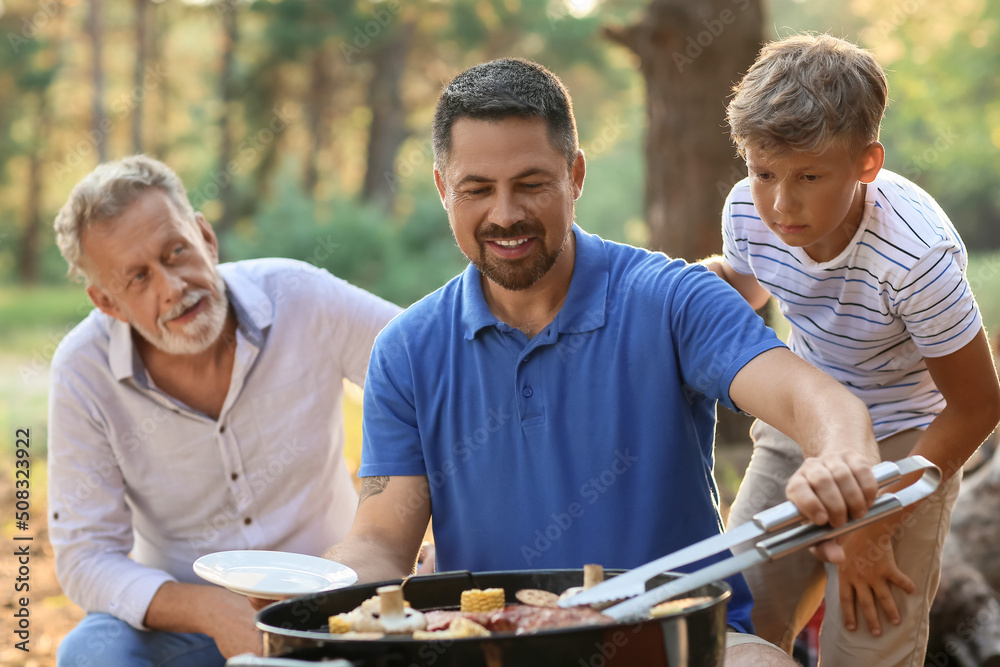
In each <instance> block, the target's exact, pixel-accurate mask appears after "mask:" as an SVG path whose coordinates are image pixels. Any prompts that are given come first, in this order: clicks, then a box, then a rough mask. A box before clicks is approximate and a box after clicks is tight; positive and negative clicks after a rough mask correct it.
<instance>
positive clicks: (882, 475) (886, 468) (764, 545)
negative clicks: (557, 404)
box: [754, 456, 941, 560]
mask: <svg viewBox="0 0 1000 667" xmlns="http://www.w3.org/2000/svg"><path fill="white" fill-rule="evenodd" d="M879 468H881V470H879ZM920 470H923V473H924V474H923V476H921V477H920V479H918V480H917V481H916V482H914V483H913V484H911V485H909V486H907V487H906V488H903V489H900V490H899V491H895V492H893V493H885V494H883V495H881V496H879V497H878V498H877V499H876V500H875V502H874V503H873V504H872V506H871V507H870V508H869V509H868V512H867V513H866V514H865V515H864V516H863V517H861V518H860V519H852V520H851V521H848V522H847V523H845V524H844V525H843V526H840V527H839V528H832V527H831V526H830V525H829V524H826V525H823V526H817V525H816V524H813V523H807V524H803V525H801V526H797V527H795V528H792V529H790V530H787V531H785V532H783V533H780V534H778V535H775V536H774V537H770V538H767V539H765V540H762V541H760V542H758V543H757V544H756V545H755V546H756V549H757V551H759V552H760V553H761V554H763V555H764V556H765V557H767V558H768V559H769V560H770V559H774V558H780V557H782V556H786V555H788V554H790V553H793V552H795V551H798V550H799V549H803V548H805V547H810V546H812V545H814V544H818V543H819V542H823V541H825V540H830V539H833V538H835V537H839V536H841V535H843V534H845V533H848V532H850V531H852V530H855V529H857V528H861V527H862V526H866V525H868V524H870V523H874V522H876V521H879V520H881V519H883V518H885V517H887V516H888V515H890V514H894V513H895V512H897V511H899V510H901V509H903V508H904V507H907V506H909V505H913V504H914V503H916V502H918V501H920V500H923V499H924V498H926V497H927V496H929V495H931V494H932V493H934V491H935V490H937V488H938V485H939V484H940V483H941V470H940V469H939V468H938V467H937V466H936V465H934V464H933V463H931V462H930V461H928V460H927V459H925V458H924V457H922V456H910V457H907V458H905V459H902V460H900V461H897V462H893V461H883V462H882V463H879V464H878V465H877V466H875V468H874V469H873V472H875V478H876V479H877V480H878V482H879V488H882V487H885V486H887V485H888V484H891V483H893V482H895V481H898V480H899V479H901V478H902V477H904V476H906V475H909V474H910V473H913V472H917V471H920ZM779 508H781V505H778V506H777V507H774V508H772V509H779ZM769 511H771V510H767V511H765V512H761V513H760V514H758V515H757V516H760V515H762V514H766V513H767V512H769ZM775 516H777V514H776V515H775ZM756 519H757V517H754V520H756Z"/></svg>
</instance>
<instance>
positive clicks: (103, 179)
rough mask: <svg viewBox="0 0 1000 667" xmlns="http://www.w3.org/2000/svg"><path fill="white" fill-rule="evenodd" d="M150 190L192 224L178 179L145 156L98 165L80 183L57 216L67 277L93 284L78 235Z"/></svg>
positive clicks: (185, 194)
mask: <svg viewBox="0 0 1000 667" xmlns="http://www.w3.org/2000/svg"><path fill="white" fill-rule="evenodd" d="M149 188H158V189H160V190H162V191H163V192H164V193H166V195H167V196H168V197H169V198H170V201H172V202H173V204H174V206H176V207H177V210H178V211H179V212H180V214H181V216H182V217H183V218H184V219H185V220H188V221H190V222H191V224H195V222H194V208H193V207H192V206H191V202H189V201H188V198H187V193H186V192H185V190H184V184H183V183H182V182H181V179H180V178H179V177H178V176H177V174H175V173H174V172H173V170H171V169H170V167H168V166H167V165H165V164H163V163H162V162H160V161H159V160H154V159H153V158H151V157H147V156H145V155H133V156H131V157H126V158H123V159H121V160H116V161H114V162H105V163H104V164H101V165H99V166H98V167H97V168H96V169H94V171H92V172H90V173H89V174H88V175H87V176H86V177H85V178H84V179H83V180H82V181H80V182H79V183H78V184H77V185H76V187H75V188H73V191H72V192H70V194H69V200H68V201H67V202H66V203H65V204H64V205H63V207H62V209H61V210H60V211H59V213H58V215H56V220H55V225H54V227H55V232H56V244H57V245H58V246H59V251H60V252H61V253H62V256H63V258H64V259H65V260H66V263H67V264H69V271H68V272H67V274H68V275H69V276H70V277H71V278H74V279H80V278H83V279H85V280H86V281H87V282H88V284H89V283H91V282H92V280H91V276H90V275H89V273H90V272H89V268H90V267H89V266H88V262H87V258H86V256H85V255H84V254H83V249H82V247H81V245H80V235H81V233H82V232H83V230H84V229H86V228H87V227H89V226H90V225H92V224H95V223H98V222H103V221H105V220H109V219H111V218H116V217H118V216H119V215H121V214H122V213H123V212H124V211H125V209H126V208H128V207H129V206H130V205H131V204H132V203H134V202H135V201H136V200H137V199H139V197H141V196H142V194H143V193H145V192H146V190H148V189H149Z"/></svg>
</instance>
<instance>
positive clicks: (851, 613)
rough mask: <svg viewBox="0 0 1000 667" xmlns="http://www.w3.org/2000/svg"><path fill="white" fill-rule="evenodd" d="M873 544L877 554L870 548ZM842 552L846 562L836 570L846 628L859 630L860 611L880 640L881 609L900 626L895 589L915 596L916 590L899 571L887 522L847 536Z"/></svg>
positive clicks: (872, 632)
mask: <svg viewBox="0 0 1000 667" xmlns="http://www.w3.org/2000/svg"><path fill="white" fill-rule="evenodd" d="M873 544H874V545H875V549H874V550H872V549H871V548H870V547H871V545H873ZM843 550H844V556H845V558H844V561H843V562H842V563H840V564H839V565H838V566H837V576H838V579H839V583H840V606H841V610H842V613H843V617H844V627H845V628H847V629H848V630H854V629H855V628H857V609H858V607H860V609H861V615H862V616H864V618H865V622H866V623H867V625H868V631H869V632H870V633H871V634H872V635H873V636H875V637H877V636H879V635H881V634H882V626H881V623H879V617H878V607H879V606H881V607H882V610H883V611H884V612H885V617H886V619H888V621H889V622H890V623H892V624H893V625H898V624H899V622H900V616H899V609H898V608H897V607H896V600H895V599H894V598H893V596H892V587H893V586H898V587H899V588H901V589H903V590H904V591H906V592H907V593H909V594H910V595H913V594H914V593H916V592H917V586H916V584H914V583H913V580H911V579H910V578H909V577H908V576H906V575H905V574H904V573H903V572H902V571H901V570H900V569H899V568H898V567H896V558H895V555H894V554H893V546H892V539H891V535H890V533H889V531H888V530H887V528H886V522H885V521H881V522H879V523H875V524H872V525H870V526H865V527H864V528H859V529H857V530H856V531H854V532H852V533H850V534H849V535H847V536H845V538H844V540H843ZM876 553H877V555H875V554H876ZM855 603H857V606H855Z"/></svg>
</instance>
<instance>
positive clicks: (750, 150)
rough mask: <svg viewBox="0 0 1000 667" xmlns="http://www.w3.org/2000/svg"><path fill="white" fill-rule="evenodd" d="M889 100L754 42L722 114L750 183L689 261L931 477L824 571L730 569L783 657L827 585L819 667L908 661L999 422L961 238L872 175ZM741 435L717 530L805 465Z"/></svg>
mask: <svg viewBox="0 0 1000 667" xmlns="http://www.w3.org/2000/svg"><path fill="white" fill-rule="evenodd" d="M887 96H888V85H887V82H886V78H885V74H884V73H883V71H882V68H881V67H880V66H879V64H878V63H877V62H876V60H875V58H874V57H873V56H872V55H871V53H869V52H868V51H866V50H864V49H861V48H859V47H857V46H855V45H854V44H851V43H850V42H846V41H844V40H841V39H837V38H834V37H831V36H828V35H819V36H811V35H798V36H793V37H789V38H787V39H784V40H781V41H778V42H774V43H771V44H768V45H766V46H765V47H764V48H763V49H762V50H761V53H760V55H759V57H758V58H757V61H756V62H755V63H754V65H753V66H752V67H751V68H750V70H749V71H748V72H747V74H746V76H745V77H744V78H743V80H742V81H741V82H740V84H739V85H738V86H737V87H736V89H735V95H734V97H733V99H732V100H731V102H730V104H729V109H728V117H729V124H730V128H731V134H732V138H733V141H734V142H735V144H736V146H737V149H738V150H739V152H740V155H741V156H743V157H744V158H745V159H746V162H747V168H748V173H749V177H748V178H747V179H745V180H743V181H741V182H739V183H737V184H736V185H735V186H734V187H733V189H732V192H731V193H730V194H729V197H728V198H727V200H726V203H725V208H724V210H723V219H722V227H723V255H722V256H717V257H712V258H709V259H707V260H705V261H704V264H705V265H706V266H708V267H709V268H710V269H712V270H713V271H714V272H715V273H717V274H718V275H719V276H720V277H722V278H723V279H724V280H726V281H727V282H729V283H730V284H731V285H732V286H733V287H735V288H736V289H737V290H738V291H739V292H740V293H741V294H742V295H743V296H744V298H746V300H747V301H748V302H749V303H750V304H751V305H752V306H753V307H754V308H760V307H761V306H763V305H764V304H765V303H766V302H767V300H768V298H770V297H771V296H773V297H774V298H775V299H776V300H777V301H778V304H779V305H780V307H781V311H782V313H783V314H784V315H785V317H786V318H787V319H788V321H789V323H790V334H789V340H788V344H789V346H790V347H791V349H792V351H793V352H795V353H796V354H798V355H799V356H800V357H802V358H804V359H805V360H807V361H809V362H811V363H812V364H813V365H815V366H817V367H818V368H820V369H821V370H823V371H825V372H827V373H829V374H830V375H832V376H833V377H834V378H836V379H837V380H839V381H840V382H841V383H842V384H843V385H844V386H845V387H847V388H848V389H849V390H850V391H851V392H853V393H854V394H855V395H856V396H858V397H859V398H860V399H862V400H863V401H864V402H865V403H866V404H867V406H868V409H869V412H870V414H871V417H872V422H873V424H874V427H875V434H876V437H877V438H878V440H879V445H880V452H881V456H882V458H883V460H895V459H899V458H902V457H904V456H907V455H909V454H920V455H923V456H925V457H927V458H928V459H930V460H931V461H933V462H934V463H936V464H937V465H938V466H940V468H941V469H942V471H943V472H944V475H945V481H944V482H943V484H942V488H941V489H940V490H939V491H938V493H936V494H935V495H934V496H933V497H932V498H930V499H928V500H927V501H925V502H924V503H923V504H922V505H920V506H919V507H917V508H916V509H915V510H914V511H912V512H910V513H908V514H906V515H904V516H897V517H894V518H893V519H890V520H889V521H884V522H881V523H878V524H874V525H873V526H871V527H867V528H865V529H861V530H857V531H855V532H854V533H852V534H851V535H849V536H848V537H846V538H845V539H844V540H843V548H844V556H845V557H844V560H843V561H842V562H841V563H839V564H837V565H831V564H826V565H824V564H823V563H821V562H819V561H817V560H815V559H813V558H811V557H810V556H809V555H808V554H805V555H803V556H802V557H801V558H798V559H796V560H792V559H791V558H788V559H782V560H781V561H780V562H779V563H777V564H774V565H773V566H769V567H768V566H765V567H761V568H755V569H752V570H750V571H748V572H746V573H745V576H746V579H747V581H748V583H749V584H750V588H751V591H752V592H753V595H754V598H755V603H754V608H753V616H752V618H753V623H754V626H755V627H756V629H757V633H758V634H759V635H760V636H762V637H764V638H765V639H768V640H769V641H772V642H774V643H776V644H778V645H780V646H781V647H782V648H784V649H785V650H786V651H790V650H791V646H792V643H793V641H794V639H795V636H796V635H797V634H798V632H799V630H800V629H801V628H802V626H803V625H804V624H805V623H806V622H807V621H808V620H809V618H810V617H811V616H812V614H813V613H814V612H815V610H816V608H817V607H818V605H819V603H820V601H821V600H822V599H823V597H824V592H825V599H826V612H825V617H824V621H823V627H822V631H821V635H820V657H821V660H822V662H823V665H824V666H825V667H829V666H830V665H845V666H846V665H851V666H855V665H874V664H878V665H918V666H919V665H923V660H924V652H925V650H926V644H927V632H928V625H927V616H928V612H929V609H930V605H931V602H932V600H933V598H934V594H935V591H936V589H937V584H938V578H939V574H940V560H941V545H942V543H943V541H944V538H945V535H946V534H947V532H948V525H949V519H950V516H951V509H952V506H953V504H954V502H955V497H956V495H957V494H958V488H959V484H960V476H961V475H960V470H961V466H962V464H963V463H964V462H965V460H966V459H967V458H968V457H969V456H970V455H971V454H972V453H973V452H974V451H975V449H976V448H977V447H978V446H979V445H980V443H982V442H983V439H984V438H986V437H987V436H988V435H989V433H990V431H992V430H993V428H994V427H995V426H996V424H997V421H998V419H1000V386H998V383H997V375H996V370H995V368H994V365H993V360H992V358H991V356H990V350H989V345H988V343H987V339H986V334H985V332H984V330H983V325H982V320H981V317H980V314H979V308H978V306H977V304H976V301H975V298H974V297H973V294H972V291H971V289H970V288H969V284H968V282H967V280H966V277H965V271H966V267H967V254H966V249H965V246H964V244H963V243H962V240H961V238H960V237H959V235H958V233H957V232H956V231H955V228H954V227H953V226H952V223H951V221H949V219H948V217H947V216H946V215H945V213H944V211H942V210H941V208H940V207H939V206H938V205H937V203H936V202H935V201H934V200H933V199H932V198H931V197H930V196H929V195H928V194H927V193H926V192H924V191H923V190H921V189H920V188H919V187H917V186H916V185H914V184H913V183H911V182H910V181H908V180H907V179H905V178H903V177H902V176H899V175H897V174H894V173H891V172H889V171H887V170H884V169H882V164H883V161H884V159H885V151H884V149H883V147H882V144H880V143H879V141H878V138H879V125H880V123H881V119H882V115H883V112H884V110H885V106H886V101H887ZM751 436H752V437H753V440H754V451H753V457H752V459H751V462H750V465H749V467H748V469H747V472H746V476H745V478H744V481H743V484H742V486H741V487H740V490H739V493H738V495H737V498H736V501H735V503H734V505H733V509H732V513H731V516H730V519H729V525H731V526H735V525H739V524H740V523H742V522H744V521H746V520H749V519H750V518H751V517H752V516H753V515H754V514H755V513H756V512H758V511H760V510H762V509H764V508H766V507H768V506H770V505H773V504H775V503H777V502H779V501H781V500H783V499H784V491H785V482H786V481H787V479H788V478H789V476H790V475H791V473H792V472H793V471H794V470H795V469H796V468H797V467H798V466H799V465H801V463H802V460H803V453H802V450H801V448H800V447H799V445H798V444H796V442H794V441H793V440H791V439H790V438H788V437H787V436H785V435H784V434H782V433H781V432H779V431H778V430H776V429H774V428H773V427H771V426H769V425H768V424H765V423H763V422H761V421H757V422H756V423H755V424H754V426H753V428H752V429H751ZM824 589H825V590H824ZM859 617H860V618H861V619H863V620H862V621H859V620H858V619H859Z"/></svg>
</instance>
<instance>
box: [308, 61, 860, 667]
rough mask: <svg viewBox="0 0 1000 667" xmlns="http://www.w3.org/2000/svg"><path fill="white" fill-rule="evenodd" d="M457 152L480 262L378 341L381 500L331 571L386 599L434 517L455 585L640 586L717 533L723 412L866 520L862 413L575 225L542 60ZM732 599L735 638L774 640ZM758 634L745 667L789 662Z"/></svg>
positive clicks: (715, 286) (500, 96)
mask: <svg viewBox="0 0 1000 667" xmlns="http://www.w3.org/2000/svg"><path fill="white" fill-rule="evenodd" d="M434 155H435V171H434V177H435V181H436V183H437V187H438V190H439V192H440V195H441V201H442V203H443V204H444V207H445V209H446V210H447V212H448V218H449V221H450V223H451V227H452V231H453V232H454V235H455V238H456V240H457V241H458V245H459V247H460V248H461V249H462V251H463V252H464V253H465V254H466V256H468V258H469V260H470V261H471V264H470V266H469V267H468V269H467V270H466V271H465V272H464V273H463V274H462V275H460V276H458V277H456V278H455V279H453V280H452V281H450V282H449V283H448V284H447V285H445V286H444V287H442V288H441V289H439V290H438V291H436V292H434V293H433V294H431V295H429V296H427V297H426V298H424V299H423V300H421V301H420V302H418V303H416V304H414V305H413V306H412V307H411V308H410V309H409V310H407V311H406V312H404V313H403V314H402V315H400V316H399V317H397V318H396V319H395V320H393V321H392V322H391V323H389V325H388V326H387V327H386V328H385V329H384V330H383V332H382V333H381V334H380V335H379V337H378V338H377V340H376V343H375V349H374V350H373V353H372V358H371V362H370V365H369V370H368V378H367V380H366V385H365V402H364V447H363V452H362V466H361V471H360V474H361V476H362V477H363V478H364V480H363V485H362V491H361V501H360V504H359V507H358V514H357V518H356V520H355V523H354V526H353V528H352V530H351V533H350V535H349V536H348V538H347V539H346V540H345V541H344V542H342V543H340V544H339V545H337V546H335V547H334V548H333V549H331V550H330V552H328V554H327V556H328V557H330V558H333V559H335V560H339V561H341V562H346V563H348V564H349V565H351V566H352V567H354V568H356V569H357V570H358V573H359V576H360V577H361V579H362V580H363V581H364V580H368V581H371V580H377V579H386V578H390V577H399V576H402V575H405V574H407V573H409V572H411V571H412V568H413V564H414V561H415V559H416V555H417V549H418V547H419V545H420V540H421V537H422V535H423V533H424V531H425V530H426V527H427V523H428V520H429V519H430V516H431V511H432V509H433V518H434V523H433V526H434V537H435V542H436V545H437V558H438V569H442V570H448V569H468V570H507V569H527V568H565V567H581V566H582V565H583V564H584V563H601V564H603V565H604V566H605V567H609V568H631V567H634V566H636V565H639V564H641V563H644V562H646V561H649V560H652V559H653V558H656V557H658V556H662V555H664V554H666V553H669V552H671V551H674V550H676V549H679V548H681V547H683V546H686V545H688V544H691V543H693V542H695V541H697V540H701V539H703V538H706V537H709V536H712V535H715V534H718V533H719V532H720V531H721V530H722V522H721V520H720V516H719V511H718V493H717V489H716V485H715V481H714V478H713V436H714V428H715V410H716V403H717V402H722V403H723V404H724V405H726V406H727V407H730V408H732V409H742V410H746V411H747V412H750V413H751V414H754V415H756V416H757V417H759V418H761V419H763V420H765V421H767V422H769V423H771V424H773V425H775V426H776V427H778V428H779V429H781V430H782V431H784V432H786V433H788V434H790V435H792V436H794V439H795V440H796V441H797V442H803V443H807V444H806V445H804V446H805V447H806V449H807V451H808V453H809V454H811V456H810V458H808V459H807V461H806V463H805V464H804V465H803V467H802V468H801V469H800V470H799V471H798V472H797V473H796V474H795V476H794V477H793V478H792V480H791V481H790V482H789V485H788V496H789V498H790V499H792V500H794V501H795V502H796V503H797V504H798V505H799V507H800V508H801V509H802V510H803V511H804V512H805V513H806V514H807V516H809V517H810V518H811V519H812V520H814V521H817V522H820V523H822V522H825V521H827V520H829V521H830V522H831V523H833V524H834V525H840V524H842V523H844V522H845V521H846V520H847V519H848V515H851V516H858V515H861V514H863V513H864V512H865V511H866V509H867V507H868V506H869V505H870V504H871V502H872V501H873V499H874V497H875V491H876V485H875V480H874V477H873V476H872V474H871V469H870V467H871V465H873V464H874V463H876V462H877V461H878V456H877V453H876V452H877V450H876V446H875V439H874V435H873V433H872V427H871V421H870V420H869V418H868V413H867V411H866V410H865V407H864V405H863V404H861V402H860V401H858V400H857V399H855V398H854V397H853V396H852V395H851V394H850V393H849V392H847V391H846V390H845V389H843V388H842V387H841V386H840V385H839V384H838V383H837V382H835V381H834V380H832V379H831V378H829V377H828V376H826V375H824V374H822V373H820V372H819V371H817V370H815V369H814V368H812V367H811V366H809V365H808V364H806V363H804V362H802V361H801V360H799V359H798V358H797V357H795V356H794V355H793V354H791V352H789V350H788V349H787V348H785V347H784V346H783V345H782V343H781V342H780V341H779V340H778V339H777V338H776V337H775V335H774V333H773V332H772V331H771V330H770V329H768V328H767V327H765V326H764V324H763V322H762V321H761V319H760V318H759V317H757V316H756V315H755V314H754V312H753V311H752V310H751V309H750V308H749V306H747V305H746V303H745V301H743V300H742V299H741V297H740V295H739V294H738V293H737V292H735V291H734V290H732V289H731V288H730V287H729V286H728V285H726V284H725V283H724V282H723V281H721V280H718V279H717V277H716V276H715V275H714V274H712V273H710V272H709V271H707V270H705V269H704V268H703V267H701V266H698V265H688V264H686V263H685V262H684V261H682V260H671V259H669V258H668V257H666V256H665V255H663V254H660V253H651V252H648V251H646V250H642V249H638V248H633V247H631V246H625V245H619V244H615V243H610V242H607V241H604V240H602V239H600V238H598V237H596V236H593V235H591V234H587V233H586V232H585V231H583V230H582V229H580V228H579V227H578V226H577V225H575V224H574V222H573V218H574V206H575V201H576V199H577V198H578V197H579V196H580V194H581V192H582V190H583V180H584V171H585V163H584V158H583V153H582V152H581V151H580V149H579V147H578V143H577V135H576V127H575V122H574V120H573V115H572V106H571V103H570V99H569V94H568V93H567V91H566V90H565V88H564V87H563V85H562V83H561V82H560V81H559V80H558V79H557V78H556V77H555V76H554V75H552V74H551V73H550V72H548V71H547V70H545V69H544V68H543V67H541V66H539V65H536V64H534V63H529V62H526V61H522V60H500V61H494V62H490V63H486V64H483V65H477V66H476V67H473V68H471V69H469V70H467V71H466V72H464V73H462V74H461V75H459V76H458V77H457V78H456V79H455V80H454V81H452V82H451V84H449V85H448V87H447V88H446V89H445V91H444V93H443V94H442V96H441V99H440V101H439V102H438V106H437V110H436V113H435V118H434ZM824 552H825V553H824V555H825V556H826V557H827V558H832V559H836V558H837V556H838V554H837V547H836V546H835V545H825V547H824ZM730 583H731V584H732V585H733V588H734V597H733V600H732V603H731V605H730V611H729V624H730V626H731V627H732V628H733V629H735V630H736V631H738V633H749V632H752V628H751V625H750V616H749V611H750V605H751V599H750V594H749V591H748V590H747V588H746V584H745V582H744V581H743V579H742V577H741V576H736V577H733V578H732V579H731V581H730ZM738 633H731V642H730V643H731V644H732V646H731V648H730V649H729V650H728V651H727V661H730V662H732V663H735V664H739V663H740V662H743V661H744V660H748V661H752V660H755V659H758V660H759V659H766V660H767V661H768V663H767V664H785V663H783V662H782V660H787V659H788V658H787V656H784V654H781V653H780V651H778V649H776V648H774V647H773V646H771V645H770V644H766V642H764V643H758V642H755V641H754V640H755V639H756V638H753V637H752V635H747V634H738ZM758 641H759V642H762V640H758ZM788 664H794V663H788Z"/></svg>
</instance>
